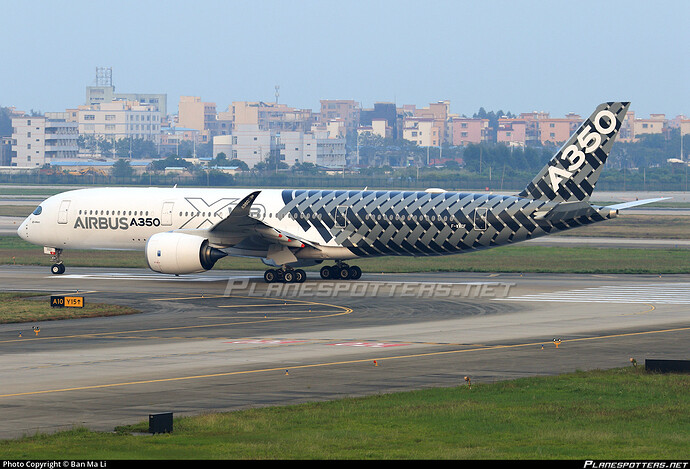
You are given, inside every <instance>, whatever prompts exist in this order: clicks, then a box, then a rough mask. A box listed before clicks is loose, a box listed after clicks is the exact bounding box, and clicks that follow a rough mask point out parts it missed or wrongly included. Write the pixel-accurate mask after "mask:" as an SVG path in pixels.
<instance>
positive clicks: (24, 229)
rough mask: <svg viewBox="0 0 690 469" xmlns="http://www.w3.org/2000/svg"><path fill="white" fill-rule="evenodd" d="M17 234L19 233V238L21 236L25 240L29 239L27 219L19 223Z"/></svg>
mask: <svg viewBox="0 0 690 469" xmlns="http://www.w3.org/2000/svg"><path fill="white" fill-rule="evenodd" d="M17 234H18V235H19V237H20V238H23V239H25V240H27V241H28V240H29V219H28V218H27V219H25V220H24V221H23V222H22V224H21V225H19V228H18V229H17Z"/></svg>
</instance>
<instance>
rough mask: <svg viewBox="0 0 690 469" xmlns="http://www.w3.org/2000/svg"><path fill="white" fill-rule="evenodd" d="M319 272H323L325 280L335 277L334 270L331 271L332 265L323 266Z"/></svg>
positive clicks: (322, 275) (322, 276)
mask: <svg viewBox="0 0 690 469" xmlns="http://www.w3.org/2000/svg"><path fill="white" fill-rule="evenodd" d="M319 273H320V274H321V278H322V279H324V280H329V279H332V278H333V272H332V271H331V267H328V266H327V265H324V266H323V267H321V271H320V272H319Z"/></svg>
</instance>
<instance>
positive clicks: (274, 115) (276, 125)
mask: <svg viewBox="0 0 690 469" xmlns="http://www.w3.org/2000/svg"><path fill="white" fill-rule="evenodd" d="M229 112H231V115H232V122H233V125H235V126H237V125H257V126H258V127H259V129H261V130H272V131H274V132H282V131H301V132H309V131H310V130H311V128H312V125H313V124H315V123H316V122H317V116H316V115H315V114H314V113H313V112H312V110H311V109H297V108H293V107H290V106H286V105H285V104H278V103H264V102H249V101H234V102H233V103H232V106H231V109H229Z"/></svg>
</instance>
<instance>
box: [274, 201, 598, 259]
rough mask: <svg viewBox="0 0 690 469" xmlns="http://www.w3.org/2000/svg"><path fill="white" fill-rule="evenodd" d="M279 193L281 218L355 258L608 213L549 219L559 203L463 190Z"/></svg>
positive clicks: (538, 230)
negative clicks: (289, 219) (293, 222)
mask: <svg viewBox="0 0 690 469" xmlns="http://www.w3.org/2000/svg"><path fill="white" fill-rule="evenodd" d="M282 196H283V201H284V203H285V207H284V208H283V209H282V210H281V211H280V212H279V213H278V217H279V218H280V217H284V216H289V217H290V218H292V219H294V220H296V221H297V222H298V223H299V224H300V226H301V228H302V229H303V230H304V231H305V232H306V233H313V232H314V231H316V232H317V233H318V234H319V236H320V237H321V238H322V240H323V243H324V244H325V245H329V244H330V245H338V246H343V247H346V248H348V249H349V250H350V251H352V253H353V254H354V255H356V256H357V257H372V256H390V255H400V256H436V255H445V254H456V253H460V252H464V251H472V250H477V249H484V248H490V247H494V246H502V245H505V244H510V243H514V242H517V241H524V240H526V239H530V238H534V237H538V236H542V235H545V234H549V233H551V232H554V231H561V230H566V229H569V228H574V227H577V226H582V225H586V224H590V223H594V222H596V221H602V220H604V219H605V218H608V217H609V216H610V214H609V211H608V210H606V209H603V208H602V209H601V210H597V209H595V208H592V207H588V210H585V212H584V213H578V214H577V215H576V216H573V217H571V218H568V219H560V218H559V219H556V220H551V219H549V218H548V217H541V216H540V214H546V213H548V212H549V211H550V210H551V209H552V208H553V207H554V206H555V204H551V203H547V202H545V201H539V200H532V199H526V198H520V197H512V196H501V195H490V194H486V195H484V194H471V193H459V192H444V193H428V192H400V191H316V190H313V191H308V190H285V191H283V192H282ZM600 212H601V213H600ZM298 257H299V255H298Z"/></svg>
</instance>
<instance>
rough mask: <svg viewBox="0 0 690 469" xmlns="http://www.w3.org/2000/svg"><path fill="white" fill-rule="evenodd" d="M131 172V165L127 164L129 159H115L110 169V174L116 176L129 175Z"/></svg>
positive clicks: (124, 176)
mask: <svg viewBox="0 0 690 469" xmlns="http://www.w3.org/2000/svg"><path fill="white" fill-rule="evenodd" d="M133 173H134V170H133V169H132V165H130V164H129V161H127V160H123V159H119V160H117V161H116V162H115V164H114V165H113V167H112V169H111V171H110V174H112V175H113V176H115V177H118V178H126V177H131V176H132V174H133Z"/></svg>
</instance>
